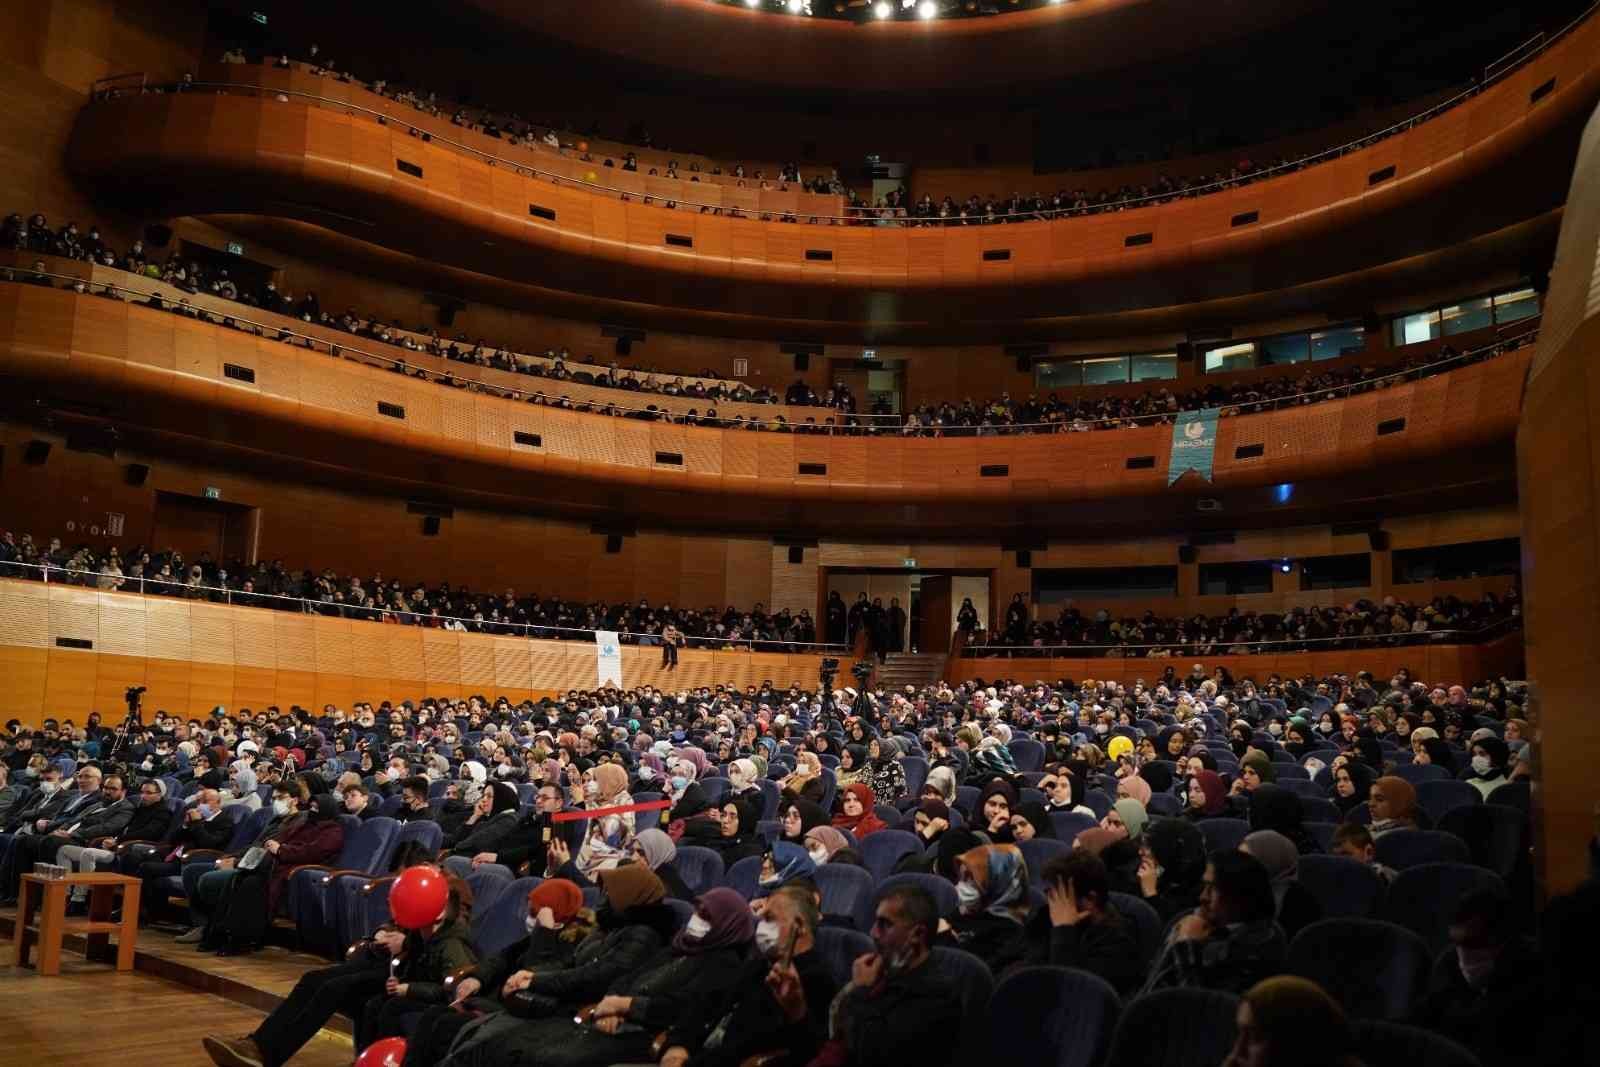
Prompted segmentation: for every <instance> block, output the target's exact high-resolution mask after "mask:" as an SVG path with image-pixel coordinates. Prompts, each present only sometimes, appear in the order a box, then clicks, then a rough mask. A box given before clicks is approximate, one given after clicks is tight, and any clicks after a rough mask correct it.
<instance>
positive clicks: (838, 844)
mask: <svg viewBox="0 0 1600 1067" xmlns="http://www.w3.org/2000/svg"><path fill="white" fill-rule="evenodd" d="M805 846H806V855H808V856H810V857H811V862H812V863H813V864H815V865H816V866H818V867H820V866H822V865H823V864H824V863H827V862H829V861H830V860H832V859H833V857H834V854H835V853H837V852H838V851H839V850H840V849H846V848H849V847H850V839H849V838H848V837H845V836H844V834H842V833H840V832H839V831H838V830H835V829H834V828H833V827H831V826H813V827H812V828H811V829H809V830H807V831H806V837H805Z"/></svg>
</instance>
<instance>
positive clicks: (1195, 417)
mask: <svg viewBox="0 0 1600 1067" xmlns="http://www.w3.org/2000/svg"><path fill="white" fill-rule="evenodd" d="M1217 411H1218V409H1217V408H1204V409H1202V410H1200V411H1185V412H1183V413H1182V414H1180V415H1179V416H1178V421H1177V422H1175V423H1173V424H1172V455H1171V457H1170V458H1169V459H1168V460H1167V484H1168V485H1171V484H1172V483H1173V482H1175V481H1177V480H1178V479H1179V478H1182V477H1183V476H1184V474H1185V473H1187V472H1188V471H1194V472H1195V473H1196V474H1198V475H1200V477H1202V478H1204V479H1205V480H1206V481H1208V482H1209V481H1210V480H1211V461H1212V457H1213V456H1214V455H1215V454H1216V450H1217Z"/></svg>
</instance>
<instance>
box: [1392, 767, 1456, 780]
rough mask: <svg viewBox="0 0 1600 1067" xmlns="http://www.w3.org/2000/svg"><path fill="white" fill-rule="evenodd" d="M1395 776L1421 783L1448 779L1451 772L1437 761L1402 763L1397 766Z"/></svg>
mask: <svg viewBox="0 0 1600 1067" xmlns="http://www.w3.org/2000/svg"><path fill="white" fill-rule="evenodd" d="M1394 776H1395V777H1396V778H1404V779H1405V780H1406V781H1408V782H1410V783H1411V784H1412V785H1421V784H1422V783H1423V782H1442V781H1446V780H1448V779H1449V777H1450V772H1449V771H1447V770H1445V769H1444V768H1443V767H1441V766H1439V765H1438V764H1437V763H1401V764H1398V765H1396V766H1395V769H1394Z"/></svg>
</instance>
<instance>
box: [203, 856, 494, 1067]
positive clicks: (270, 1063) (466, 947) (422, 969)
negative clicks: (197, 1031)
mask: <svg viewBox="0 0 1600 1067" xmlns="http://www.w3.org/2000/svg"><path fill="white" fill-rule="evenodd" d="M448 881H449V884H450V895H449V898H448V900H447V901H446V903H445V907H444V911H443V912H442V913H440V915H439V918H438V920H437V921H435V922H434V923H433V925H431V926H429V927H427V928H425V929H424V930H420V931H416V930H414V931H411V932H409V933H408V932H406V931H403V930H400V929H397V928H396V927H393V926H387V925H386V926H384V927H382V928H380V929H379V930H378V932H377V933H376V934H374V935H373V938H372V940H371V941H369V942H361V943H359V944H357V945H355V946H353V947H352V948H351V950H350V954H349V957H348V958H347V959H346V960H345V961H344V962H343V963H337V964H334V965H333V966H332V967H323V968H322V969H320V970H316V971H309V972H307V973H306V974H304V975H302V976H301V977H300V981H299V982H297V983H296V984H295V987H294V990H293V992H291V993H290V994H289V996H288V997H287V998H286V999H285V1000H284V1001H283V1003H282V1004H279V1005H278V1007H277V1008H276V1009H274V1010H273V1012H272V1014H271V1015H269V1016H267V1017H266V1018H265V1019H264V1020H262V1022H261V1025H260V1026H258V1027H256V1029H255V1031H254V1032H253V1033H250V1034H246V1035H245V1036H243V1037H237V1038H224V1037H217V1036H211V1037H207V1038H205V1039H204V1042H203V1043H204V1045H205V1050H206V1052H207V1054H209V1055H210V1057H211V1060H212V1062H213V1063H216V1064H217V1065H218V1067H249V1065H252V1064H258V1063H259V1064H265V1065H266V1067H278V1065H279V1064H282V1063H285V1062H286V1061H288V1060H289V1059H290V1058H292V1057H293V1056H294V1054H295V1053H296V1052H298V1051H299V1050H300V1048H301V1046H303V1045H304V1044H305V1043H306V1042H307V1041H310V1040H311V1038H312V1037H314V1036H316V1033H317V1031H318V1030H320V1029H321V1028H322V1026H323V1025H324V1024H325V1023H326V1022H327V1021H328V1020H329V1019H331V1018H332V1017H333V1015H334V1013H335V1012H343V1013H344V1014H345V1015H348V1016H350V1017H351V1018H352V1019H354V1020H355V1024H356V1025H355V1045H356V1048H365V1047H366V1046H367V1045H370V1044H371V1043H372V1042H373V1041H376V1040H377V1039H378V1038H380V1037H382V1036H384V1035H385V1034H398V1033H400V1032H401V1029H402V1024H401V1020H402V1019H403V1018H404V1017H405V1016H406V1015H409V1014H412V1013H414V1012H422V1011H425V1010H426V1008H427V1007H428V1006H429V1005H439V1004H444V1003H446V1002H447V1001H448V999H449V995H448V993H447V987H446V984H445V980H446V979H447V978H449V977H450V976H451V975H452V974H453V973H455V972H456V971H457V970H459V969H460V968H462V967H465V966H468V965H469V964H471V963H472V962H473V961H474V960H475V958H476V955H475V953H474V952H473V948H472V940H471V930H470V919H471V915H472V891H471V890H470V889H468V888H467V884H466V883H465V882H463V881H461V880H460V879H459V878H455V877H453V876H451V877H449V878H448ZM396 960H398V961H399V962H398V964H395V963H394V961H396Z"/></svg>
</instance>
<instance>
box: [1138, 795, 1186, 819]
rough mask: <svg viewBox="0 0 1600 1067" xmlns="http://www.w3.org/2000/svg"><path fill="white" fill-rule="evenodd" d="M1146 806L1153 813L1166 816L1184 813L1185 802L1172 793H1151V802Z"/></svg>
mask: <svg viewBox="0 0 1600 1067" xmlns="http://www.w3.org/2000/svg"><path fill="white" fill-rule="evenodd" d="M1145 807H1146V808H1147V809H1149V811H1150V814H1151V815H1161V816H1164V817H1166V818H1171V817H1173V816H1175V815H1182V814H1183V802H1182V801H1180V800H1179V799H1178V798H1177V797H1175V796H1173V795H1172V794H1171V793H1151V794H1150V803H1148V804H1146V805H1145Z"/></svg>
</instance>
